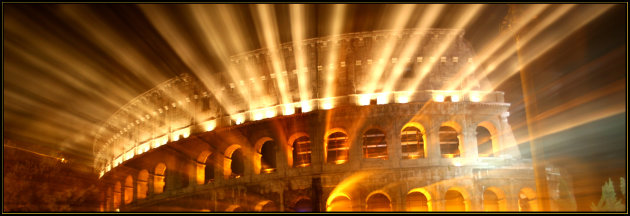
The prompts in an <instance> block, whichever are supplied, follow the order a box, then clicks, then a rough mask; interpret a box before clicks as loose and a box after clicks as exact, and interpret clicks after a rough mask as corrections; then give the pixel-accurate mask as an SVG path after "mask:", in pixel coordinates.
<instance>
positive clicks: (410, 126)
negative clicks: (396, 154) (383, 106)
mask: <svg viewBox="0 0 630 216" xmlns="http://www.w3.org/2000/svg"><path fill="white" fill-rule="evenodd" d="M426 140H427V134H426V129H425V128H424V126H422V124H420V123H418V122H408V123H407V124H405V125H404V126H403V127H402V129H401V130H400V145H401V152H402V157H403V159H415V158H426V157H427V155H426V152H427V149H426V148H427V145H426V144H425V143H426Z"/></svg>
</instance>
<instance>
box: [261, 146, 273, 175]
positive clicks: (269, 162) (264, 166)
mask: <svg viewBox="0 0 630 216" xmlns="http://www.w3.org/2000/svg"><path fill="white" fill-rule="evenodd" d="M260 154H261V155H262V157H261V158H260V164H261V166H260V173H273V172H275V171H276V168H277V167H276V142H274V141H273V140H270V141H266V142H265V143H264V144H263V145H262V148H261V149H260Z"/></svg>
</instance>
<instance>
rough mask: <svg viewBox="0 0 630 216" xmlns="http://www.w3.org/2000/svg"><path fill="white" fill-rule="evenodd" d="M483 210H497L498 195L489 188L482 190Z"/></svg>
mask: <svg viewBox="0 0 630 216" xmlns="http://www.w3.org/2000/svg"><path fill="white" fill-rule="evenodd" d="M483 210H484V211H487V212H493V211H499V197H498V196H497V194H495V193H494V192H492V191H491V190H486V191H484V192H483Z"/></svg>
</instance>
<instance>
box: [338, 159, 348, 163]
mask: <svg viewBox="0 0 630 216" xmlns="http://www.w3.org/2000/svg"><path fill="white" fill-rule="evenodd" d="M346 161H348V160H343V159H342V160H336V161H335V164H343V163H345V162H346Z"/></svg>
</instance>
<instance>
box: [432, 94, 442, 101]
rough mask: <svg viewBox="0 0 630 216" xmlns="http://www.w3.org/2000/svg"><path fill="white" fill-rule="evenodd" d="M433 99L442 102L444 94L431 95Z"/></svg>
mask: <svg viewBox="0 0 630 216" xmlns="http://www.w3.org/2000/svg"><path fill="white" fill-rule="evenodd" d="M433 100H434V101H436V102H444V95H440V94H438V95H433Z"/></svg>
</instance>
